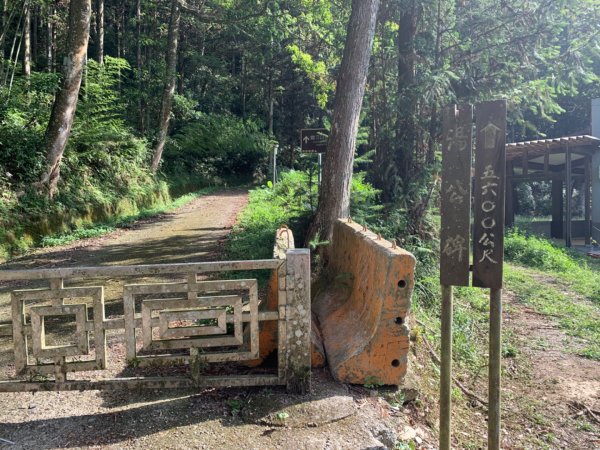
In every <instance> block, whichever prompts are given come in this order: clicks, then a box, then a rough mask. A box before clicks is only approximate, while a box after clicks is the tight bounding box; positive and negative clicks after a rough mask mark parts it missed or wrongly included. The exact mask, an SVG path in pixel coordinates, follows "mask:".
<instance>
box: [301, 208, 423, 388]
mask: <svg viewBox="0 0 600 450" xmlns="http://www.w3.org/2000/svg"><path fill="white" fill-rule="evenodd" d="M329 269H330V270H331V271H332V273H333V275H332V281H331V283H330V285H329V286H328V288H327V289H326V290H325V292H322V293H321V294H320V295H318V296H317V297H316V298H315V303H314V304H313V310H314V311H315V312H316V314H317V317H318V319H319V324H320V328H321V333H322V337H323V344H324V348H325V354H326V356H327V361H328V363H329V367H330V369H331V372H332V374H333V375H334V377H335V378H336V379H338V380H339V381H342V382H345V383H357V384H364V383H365V382H369V381H372V382H378V383H383V384H390V385H394V384H396V385H397V384H401V383H402V378H403V376H404V375H405V373H406V368H407V367H406V365H407V356H408V349H409V329H408V326H407V323H406V322H407V320H406V319H407V315H408V313H409V310H410V304H411V295H412V291H413V287H414V269H415V258H414V256H413V255H412V254H410V253H409V252H407V251H405V250H403V249H400V248H396V249H394V248H392V244H391V243H390V242H389V241H386V240H378V239H377V235H375V234H374V233H372V232H370V231H363V228H362V226H360V225H358V224H355V223H348V222H347V221H346V220H339V221H338V222H336V224H335V228H334V233H333V239H332V242H331V251H330V261H329Z"/></svg>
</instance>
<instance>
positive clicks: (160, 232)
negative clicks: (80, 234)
mask: <svg viewBox="0 0 600 450" xmlns="http://www.w3.org/2000/svg"><path fill="white" fill-rule="evenodd" d="M246 202H247V194H246V192H245V191H242V190H235V191H220V192H215V193H213V194H210V195H205V196H202V197H199V198H197V199H195V200H193V201H191V202H190V203H188V204H187V205H185V206H183V207H181V208H179V209H178V210H176V211H173V212H170V213H166V214H162V215H160V216H158V217H154V218H151V219H148V220H143V221H140V222H137V223H136V224H134V225H133V226H132V228H131V229H120V230H117V231H115V232H113V233H110V234H108V235H106V236H103V237H101V238H93V239H85V240H82V241H79V242H77V243H74V244H72V245H68V246H64V247H55V248H53V249H40V250H37V251H35V252H33V253H32V254H30V255H27V256H25V257H21V258H17V259H15V260H13V261H12V262H10V263H9V264H5V265H3V266H0V268H1V269H17V268H37V267H56V266H60V267H68V266H74V265H78V266H91V265H114V264H124V265H127V264H158V263H178V262H190V261H207V260H214V259H216V258H217V257H218V256H219V244H220V242H221V241H222V240H223V239H224V238H225V237H226V236H227V235H228V234H229V229H230V228H231V226H232V225H233V223H234V222H235V219H236V216H237V214H238V212H239V211H240V209H241V208H242V207H243V206H244V205H245V204H246Z"/></svg>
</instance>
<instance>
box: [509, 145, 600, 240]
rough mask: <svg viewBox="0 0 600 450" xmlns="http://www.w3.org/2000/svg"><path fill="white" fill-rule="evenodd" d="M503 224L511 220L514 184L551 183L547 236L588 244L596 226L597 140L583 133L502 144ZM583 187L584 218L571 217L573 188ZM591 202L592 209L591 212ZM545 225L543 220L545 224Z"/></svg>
mask: <svg viewBox="0 0 600 450" xmlns="http://www.w3.org/2000/svg"><path fill="white" fill-rule="evenodd" d="M506 164H507V167H506V168H507V170H506V174H507V183H506V225H507V226H513V225H514V221H515V205H516V200H517V198H516V194H515V190H516V186H517V184H519V183H523V182H533V181H549V182H551V183H552V221H551V223H550V230H549V231H550V233H549V234H550V237H552V238H559V239H564V240H565V245H566V246H567V247H571V244H572V241H573V238H574V237H577V238H583V239H584V240H585V244H586V245H590V243H591V241H592V238H593V237H594V238H596V239H598V237H597V236H598V233H599V232H600V229H597V228H598V227H599V226H600V224H598V222H600V201H599V200H600V170H599V168H600V139H599V138H596V137H593V136H588V135H583V136H569V137H561V138H556V139H543V140H538V141H527V142H517V143H513V144H507V146H506ZM575 185H577V186H579V187H580V189H582V190H583V196H584V219H583V220H577V221H574V220H573V209H574V208H573V189H574V186H575ZM592 204H594V206H595V208H594V209H595V210H594V211H593V212H592ZM546 224H547V223H546Z"/></svg>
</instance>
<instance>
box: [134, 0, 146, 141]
mask: <svg viewBox="0 0 600 450" xmlns="http://www.w3.org/2000/svg"><path fill="white" fill-rule="evenodd" d="M135 45H136V48H135V63H136V77H137V87H138V114H139V115H140V117H139V128H140V131H141V132H142V133H143V132H144V111H143V104H142V0H136V2H135Z"/></svg>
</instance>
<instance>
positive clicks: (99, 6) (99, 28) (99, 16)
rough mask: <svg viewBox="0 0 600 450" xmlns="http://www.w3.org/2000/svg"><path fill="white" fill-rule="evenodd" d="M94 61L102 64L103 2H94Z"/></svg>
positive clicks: (98, 0)
mask: <svg viewBox="0 0 600 450" xmlns="http://www.w3.org/2000/svg"><path fill="white" fill-rule="evenodd" d="M96 61H98V64H104V0H96Z"/></svg>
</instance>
